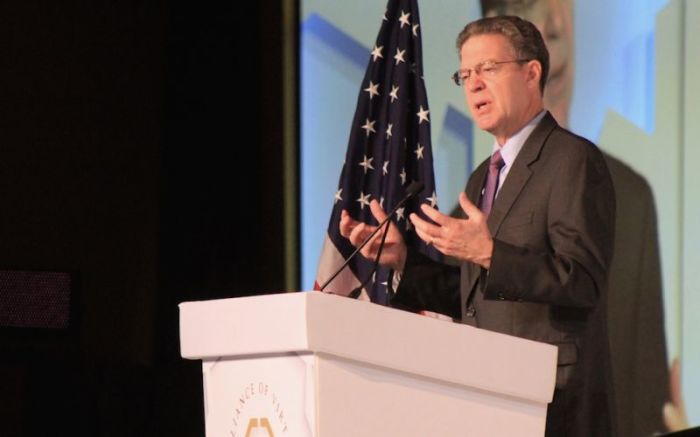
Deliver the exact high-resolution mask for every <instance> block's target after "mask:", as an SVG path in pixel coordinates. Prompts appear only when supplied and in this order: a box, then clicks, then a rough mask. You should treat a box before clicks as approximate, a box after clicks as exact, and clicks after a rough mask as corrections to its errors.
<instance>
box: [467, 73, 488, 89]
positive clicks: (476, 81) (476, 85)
mask: <svg viewBox="0 0 700 437" xmlns="http://www.w3.org/2000/svg"><path fill="white" fill-rule="evenodd" d="M465 85H466V87H467V89H468V90H469V91H470V92H476V91H479V90H481V89H483V88H484V86H485V84H484V81H483V80H482V79H481V75H480V74H474V73H472V74H471V75H470V76H469V79H467V83H466V84H465Z"/></svg>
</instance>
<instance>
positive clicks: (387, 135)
mask: <svg viewBox="0 0 700 437" xmlns="http://www.w3.org/2000/svg"><path fill="white" fill-rule="evenodd" d="M393 127H394V125H393V124H391V123H389V126H388V127H387V128H386V139H387V140H388V139H389V138H391V135H392V134H391V129H392V128H393Z"/></svg>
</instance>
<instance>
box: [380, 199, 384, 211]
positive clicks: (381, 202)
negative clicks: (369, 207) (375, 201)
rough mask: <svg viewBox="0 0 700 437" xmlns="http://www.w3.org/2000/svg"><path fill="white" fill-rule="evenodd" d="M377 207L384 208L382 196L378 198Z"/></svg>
mask: <svg viewBox="0 0 700 437" xmlns="http://www.w3.org/2000/svg"><path fill="white" fill-rule="evenodd" d="M379 206H380V207H382V208H384V196H382V197H380V198H379Z"/></svg>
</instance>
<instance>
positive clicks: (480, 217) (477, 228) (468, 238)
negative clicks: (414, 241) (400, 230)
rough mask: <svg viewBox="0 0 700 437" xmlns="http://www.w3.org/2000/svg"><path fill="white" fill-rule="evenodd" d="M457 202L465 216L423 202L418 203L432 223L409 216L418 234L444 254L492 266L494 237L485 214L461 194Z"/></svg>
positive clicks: (487, 266)
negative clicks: (454, 215) (441, 210)
mask: <svg viewBox="0 0 700 437" xmlns="http://www.w3.org/2000/svg"><path fill="white" fill-rule="evenodd" d="M459 205H460V206H461V207H462V210H464V212H465V213H466V215H467V218H466V219H457V218H454V217H450V216H448V215H445V214H443V213H441V212H440V211H438V210H436V209H435V208H432V207H430V206H428V205H426V204H423V205H421V209H422V210H423V213H424V214H425V215H427V216H428V217H429V218H430V219H431V220H432V221H433V222H435V224H432V223H429V222H427V221H425V220H423V219H421V218H420V217H418V215H416V214H411V216H410V219H411V222H412V223H413V225H414V226H415V228H416V233H417V234H418V236H419V237H420V238H421V239H422V240H423V241H425V242H426V243H427V244H432V245H433V246H435V248H436V249H437V250H439V251H440V252H442V253H444V254H445V255H447V256H451V257H454V258H457V259H460V260H462V261H470V262H473V263H475V264H478V265H480V266H482V267H484V268H486V269H488V268H489V267H491V254H492V253H493V239H492V238H491V233H490V232H489V228H488V226H487V225H486V216H485V215H484V214H483V213H482V212H481V210H479V208H477V207H476V206H475V205H474V204H473V203H471V202H470V201H469V199H468V198H467V196H466V195H465V194H464V193H460V195H459Z"/></svg>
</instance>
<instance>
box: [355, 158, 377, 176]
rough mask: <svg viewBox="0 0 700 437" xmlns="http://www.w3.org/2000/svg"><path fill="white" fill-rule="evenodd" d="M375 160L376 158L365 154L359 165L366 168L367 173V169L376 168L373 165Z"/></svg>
mask: <svg viewBox="0 0 700 437" xmlns="http://www.w3.org/2000/svg"><path fill="white" fill-rule="evenodd" d="M373 160H374V158H367V155H364V159H363V160H362V162H361V163H360V164H359V166H360V167H363V168H364V169H365V174H367V170H374V167H372V161H373Z"/></svg>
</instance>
